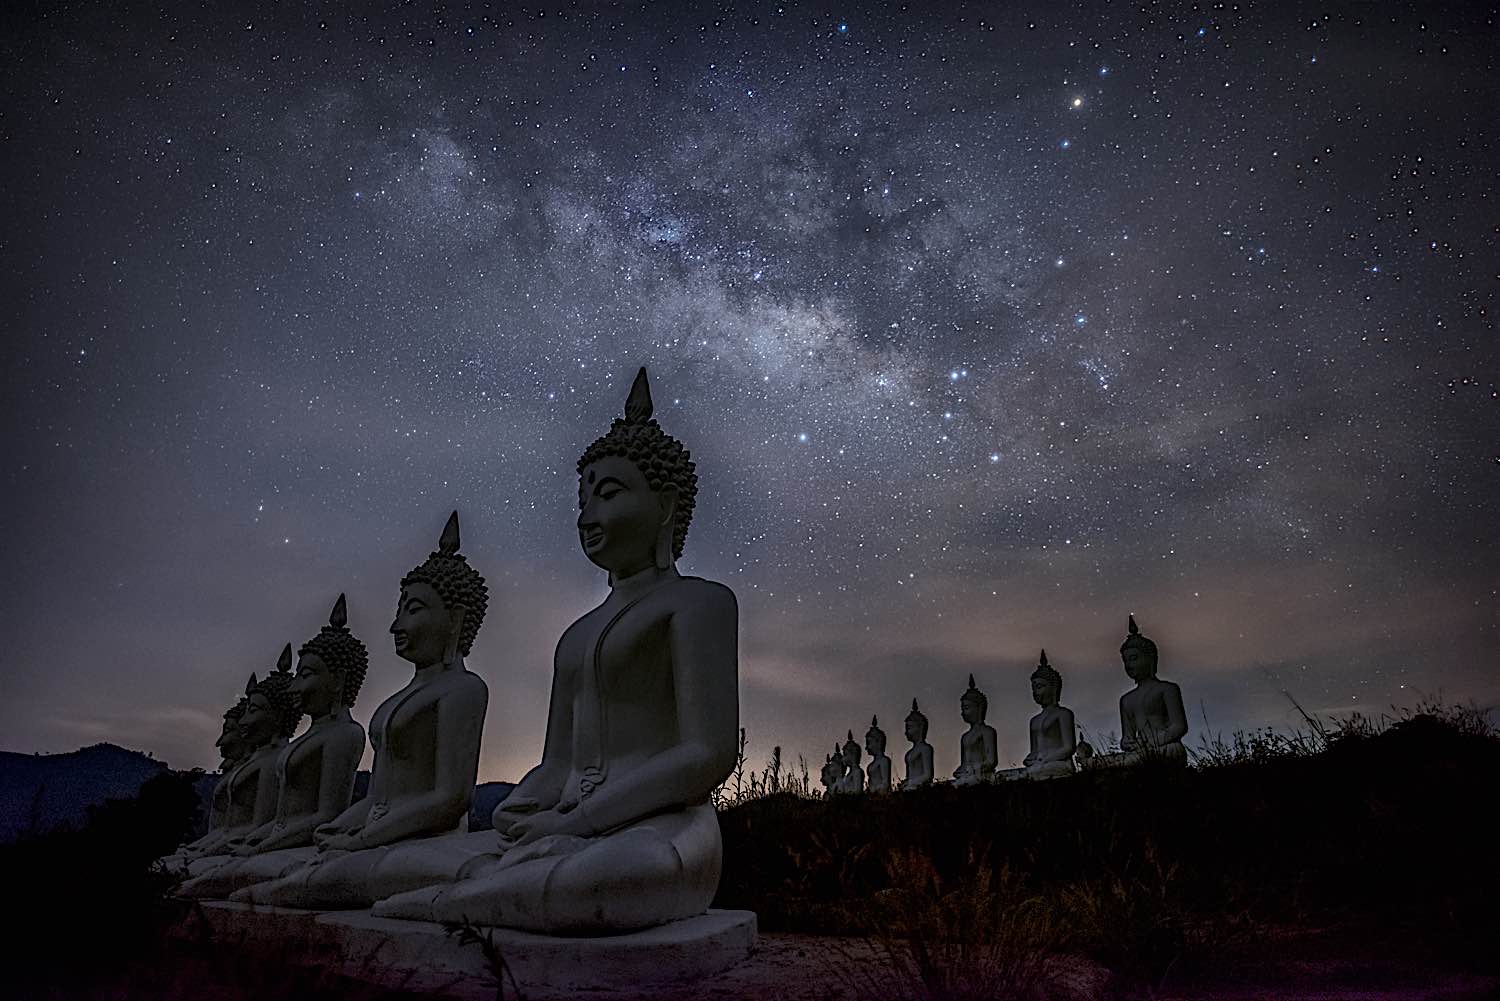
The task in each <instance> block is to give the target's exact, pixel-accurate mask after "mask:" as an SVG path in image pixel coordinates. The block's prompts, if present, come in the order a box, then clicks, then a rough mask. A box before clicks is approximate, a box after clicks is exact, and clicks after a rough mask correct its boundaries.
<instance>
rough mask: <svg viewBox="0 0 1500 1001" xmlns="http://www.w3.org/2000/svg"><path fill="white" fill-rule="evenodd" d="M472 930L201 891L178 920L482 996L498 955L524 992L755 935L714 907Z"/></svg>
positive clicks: (193, 928) (214, 933)
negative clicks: (649, 921)
mask: <svg viewBox="0 0 1500 1001" xmlns="http://www.w3.org/2000/svg"><path fill="white" fill-rule="evenodd" d="M477 931H478V933H479V935H480V937H481V938H484V939H485V940H486V942H485V943H480V942H477V941H473V940H470V941H465V940H464V939H463V937H462V936H461V935H458V934H450V933H449V932H448V931H447V930H446V929H445V928H444V927H443V926H442V925H438V924H433V923H431V922H427V921H405V920H401V919H397V918H379V917H375V916H374V915H372V914H371V913H370V912H369V911H302V910H293V909H290V908H281V907H267V906H262V905H254V904H238V903H230V902H228V901H205V902H203V904H202V906H201V909H199V910H198V911H196V912H195V916H194V917H193V918H190V919H189V920H188V922H186V923H185V926H184V929H183V934H184V935H191V936H194V937H203V936H207V937H208V938H211V939H212V941H213V942H214V944H215V945H216V946H225V947H230V948H242V949H251V950H259V949H261V948H265V949H270V950H274V951H275V952H276V953H277V954H279V955H282V956H284V957H286V958H287V959H288V960H289V961H292V962H300V963H307V964H312V965H317V966H319V967H323V968H327V969H331V970H335V971H337V972H339V973H341V974H343V975H346V976H349V977H353V978H356V979H359V980H363V981H367V982H370V983H373V984H378V985H380V986H385V987H399V988H403V989H406V990H417V991H422V990H440V991H442V992H444V993H445V994H447V995H448V996H450V997H456V998H466V997H474V998H486V999H493V998H494V997H495V996H496V995H495V988H496V977H497V976H498V975H500V970H499V969H498V968H497V967H498V965H499V964H498V963H497V962H495V961H494V960H495V958H496V957H498V958H499V959H503V961H504V967H505V968H506V969H507V970H508V971H509V976H508V977H507V978H506V981H505V988H506V991H507V993H508V992H509V991H510V990H511V987H512V984H511V980H510V978H512V977H513V978H514V982H515V985H516V986H518V987H519V988H520V989H521V991H522V992H524V993H525V994H526V995H527V996H528V997H539V996H542V995H546V994H562V995H564V996H566V994H567V993H568V992H571V991H580V990H619V989H621V988H630V987H640V986H645V985H651V984H671V983H681V982H683V981H691V980H696V979H700V978H704V977H710V976H713V975H714V974H716V973H720V972H722V971H724V970H727V969H729V968H730V967H732V966H734V965H735V964H737V963H739V962H741V961H742V960H744V959H745V957H746V956H748V955H749V954H750V950H751V948H752V947H753V946H754V945H755V939H756V923H755V915H754V914H753V913H752V912H750V911H716V910H711V911H709V912H708V913H707V914H704V915H702V916H700V917H696V918H688V919H687V920H684V921H674V922H672V923H671V924H666V925H661V926H659V927H656V928H648V929H646V930H645V931H638V932H630V933H628V934H624V935H609V936H600V937H594V938H583V937H579V938H571V937H561V936H551V935H535V934H532V933H530V932H522V931H513V930H510V929H506V928H479V929H477ZM489 944H493V947H494V948H493V950H491V949H490V948H489ZM487 953H488V954H489V955H487Z"/></svg>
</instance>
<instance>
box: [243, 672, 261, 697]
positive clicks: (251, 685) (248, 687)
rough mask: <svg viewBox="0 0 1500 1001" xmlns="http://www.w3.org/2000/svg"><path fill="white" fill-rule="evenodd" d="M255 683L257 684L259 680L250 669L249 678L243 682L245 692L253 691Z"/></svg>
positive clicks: (247, 693)
mask: <svg viewBox="0 0 1500 1001" xmlns="http://www.w3.org/2000/svg"><path fill="white" fill-rule="evenodd" d="M257 684H259V681H258V680H257V679H256V677H255V672H254V671H251V672H250V680H249V681H247V682H245V694H246V695H249V694H251V693H252V692H254V691H255V686H256V685H257Z"/></svg>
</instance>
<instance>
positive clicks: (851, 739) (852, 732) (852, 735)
mask: <svg viewBox="0 0 1500 1001" xmlns="http://www.w3.org/2000/svg"><path fill="white" fill-rule="evenodd" d="M847 739H848V740H849V741H851V742H852V741H853V740H854V731H853V730H850V731H849V736H848V738H847Z"/></svg>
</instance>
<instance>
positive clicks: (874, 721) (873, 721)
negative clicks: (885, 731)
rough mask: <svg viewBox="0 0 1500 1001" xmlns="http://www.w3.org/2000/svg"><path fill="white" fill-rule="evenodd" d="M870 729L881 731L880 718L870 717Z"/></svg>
mask: <svg viewBox="0 0 1500 1001" xmlns="http://www.w3.org/2000/svg"><path fill="white" fill-rule="evenodd" d="M870 729H872V730H878V729H880V717H879V716H871V717H870Z"/></svg>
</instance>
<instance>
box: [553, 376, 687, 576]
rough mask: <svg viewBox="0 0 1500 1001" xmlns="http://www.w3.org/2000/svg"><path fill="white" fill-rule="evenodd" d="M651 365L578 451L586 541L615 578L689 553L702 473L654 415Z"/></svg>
mask: <svg viewBox="0 0 1500 1001" xmlns="http://www.w3.org/2000/svg"><path fill="white" fill-rule="evenodd" d="M652 410H653V407H652V403H651V387H650V384H649V383H648V382H647V380H646V370H645V369H644V368H643V369H641V370H640V372H639V373H637V375H636V377H635V383H634V384H633V385H632V386H631V389H630V397H629V399H627V400H626V401H625V416H624V417H617V418H615V420H614V423H613V424H611V425H610V428H609V433H608V434H606V435H605V436H604V437H602V438H600V439H599V440H598V441H596V442H594V443H593V444H592V445H590V446H589V447H588V448H586V449H585V450H584V452H583V455H582V456H581V457H579V459H578V508H579V510H578V541H579V544H580V545H581V546H582V547H583V552H584V555H585V556H587V557H588V558H589V560H590V561H591V562H592V563H593V564H594V565H595V566H597V567H599V568H600V569H602V570H607V571H609V573H610V577H611V579H612V580H613V579H618V578H621V577H628V576H630V575H631V574H634V573H637V572H639V571H641V570H645V569H646V568H648V567H650V566H653V565H654V566H655V567H656V568H657V569H658V570H666V569H668V568H670V567H671V566H672V565H673V563H674V561H676V560H677V559H679V558H680V557H681V556H682V546H683V543H684V542H685V541H686V540H687V531H688V524H689V523H690V522H691V521H692V520H693V502H694V499H695V498H696V497H697V495H698V475H697V473H695V472H694V471H693V470H694V466H693V462H692V459H691V458H690V457H689V455H688V451H687V449H686V448H684V447H683V446H682V443H681V442H679V441H678V440H677V439H675V438H673V437H671V436H670V435H668V434H667V433H666V432H664V431H663V430H662V429H661V425H659V424H657V423H656V421H655V420H653V419H652V417H651V414H652Z"/></svg>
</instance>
